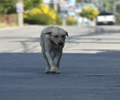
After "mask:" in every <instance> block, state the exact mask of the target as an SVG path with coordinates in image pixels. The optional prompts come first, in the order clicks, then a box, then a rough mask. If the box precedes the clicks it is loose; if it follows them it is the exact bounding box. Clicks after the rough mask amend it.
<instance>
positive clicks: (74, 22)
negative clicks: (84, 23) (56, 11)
mask: <svg viewBox="0 0 120 100" xmlns="http://www.w3.org/2000/svg"><path fill="white" fill-rule="evenodd" d="M66 24H67V25H77V20H76V19H75V18H74V17H69V18H68V19H67V20H66Z"/></svg>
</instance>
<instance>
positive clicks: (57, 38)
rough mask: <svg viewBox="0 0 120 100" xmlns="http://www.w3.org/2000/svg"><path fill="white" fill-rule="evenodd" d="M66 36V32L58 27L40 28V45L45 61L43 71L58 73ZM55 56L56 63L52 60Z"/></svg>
mask: <svg viewBox="0 0 120 100" xmlns="http://www.w3.org/2000/svg"><path fill="white" fill-rule="evenodd" d="M66 36H68V32H66V31H65V30H64V29H62V28H59V27H54V26H48V27H45V28H44V29H43V30H42V32H41V35H40V45H41V48H42V55H43V57H44V59H45V61H46V71H45V73H50V72H52V73H60V70H59V65H60V59H61V56H62V49H63V47H64V45H65V39H66ZM55 57H56V63H55V62H54V58H55Z"/></svg>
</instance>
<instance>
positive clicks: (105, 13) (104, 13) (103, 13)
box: [98, 12, 113, 16]
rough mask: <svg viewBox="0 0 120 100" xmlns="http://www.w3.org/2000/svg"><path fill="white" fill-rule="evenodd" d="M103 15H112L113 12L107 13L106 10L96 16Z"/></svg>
mask: <svg viewBox="0 0 120 100" xmlns="http://www.w3.org/2000/svg"><path fill="white" fill-rule="evenodd" d="M103 15H113V14H112V13H108V12H102V13H100V14H99V15H98V16H103Z"/></svg>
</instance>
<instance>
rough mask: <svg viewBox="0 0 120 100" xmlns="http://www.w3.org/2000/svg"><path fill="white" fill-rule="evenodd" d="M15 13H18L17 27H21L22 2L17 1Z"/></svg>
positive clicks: (20, 0)
mask: <svg viewBox="0 0 120 100" xmlns="http://www.w3.org/2000/svg"><path fill="white" fill-rule="evenodd" d="M16 11H17V13H18V26H23V1H22V0H18V2H17V4H16Z"/></svg>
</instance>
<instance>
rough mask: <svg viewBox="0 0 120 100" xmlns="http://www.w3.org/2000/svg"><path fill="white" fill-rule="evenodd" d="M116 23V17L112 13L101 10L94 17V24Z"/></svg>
mask: <svg viewBox="0 0 120 100" xmlns="http://www.w3.org/2000/svg"><path fill="white" fill-rule="evenodd" d="M115 23H116V17H115V15H114V14H112V13H108V12H102V13H100V14H99V15H98V16H97V17H96V25H101V24H108V25H114V24H115Z"/></svg>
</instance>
